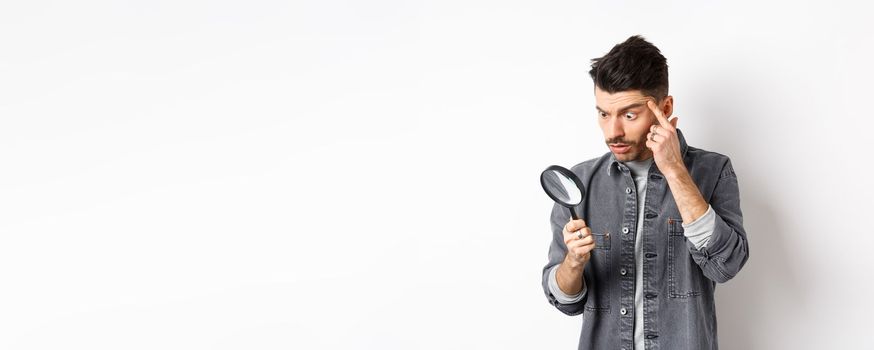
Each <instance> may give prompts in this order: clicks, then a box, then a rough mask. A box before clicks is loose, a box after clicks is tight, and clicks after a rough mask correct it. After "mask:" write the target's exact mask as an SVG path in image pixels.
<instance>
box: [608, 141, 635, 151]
mask: <svg viewBox="0 0 874 350" xmlns="http://www.w3.org/2000/svg"><path fill="white" fill-rule="evenodd" d="M610 149H611V150H613V152H616V153H625V152H628V150H629V149H631V146H629V145H627V144H624V143H613V144H610Z"/></svg>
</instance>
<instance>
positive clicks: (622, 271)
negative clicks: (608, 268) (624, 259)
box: [619, 269, 628, 276]
mask: <svg viewBox="0 0 874 350" xmlns="http://www.w3.org/2000/svg"><path fill="white" fill-rule="evenodd" d="M626 273H628V271H626V270H625V269H620V270H619V274H620V275H622V276H625V274H626Z"/></svg>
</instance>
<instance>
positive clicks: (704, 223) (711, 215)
mask: <svg viewBox="0 0 874 350" xmlns="http://www.w3.org/2000/svg"><path fill="white" fill-rule="evenodd" d="M682 225H683V235H685V236H686V238H687V239H688V240H689V242H692V244H693V245H694V246H695V249H701V248H704V247H706V246H707V242H709V241H710V237H711V236H713V230H714V228H715V227H716V212H714V211H713V207H712V206H709V205H708V206H707V212H705V213H704V215H701V217H699V218H698V219H696V220H695V221H692V222H691V223H689V224H686V223H683V224H682Z"/></svg>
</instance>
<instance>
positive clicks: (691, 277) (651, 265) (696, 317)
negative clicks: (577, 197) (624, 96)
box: [542, 129, 749, 350]
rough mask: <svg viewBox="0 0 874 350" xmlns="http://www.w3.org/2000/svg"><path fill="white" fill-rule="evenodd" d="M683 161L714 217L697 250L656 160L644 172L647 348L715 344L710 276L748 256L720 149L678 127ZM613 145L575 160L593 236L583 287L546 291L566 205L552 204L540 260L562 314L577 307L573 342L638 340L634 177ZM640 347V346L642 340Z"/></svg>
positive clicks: (734, 188) (736, 267) (734, 189)
mask: <svg viewBox="0 0 874 350" xmlns="http://www.w3.org/2000/svg"><path fill="white" fill-rule="evenodd" d="M677 135H678V136H679V139H680V148H681V150H680V151H681V153H682V155H683V160H684V162H685V164H686V168H687V169H688V170H689V174H690V175H691V176H692V179H693V180H694V181H695V184H696V185H698V189H699V190H700V191H701V195H702V196H703V197H704V200H705V201H707V202H708V203H709V204H710V205H711V207H712V208H713V210H714V211H715V212H716V224H715V227H714V231H713V235H712V236H711V238H710V241H709V242H708V244H707V246H706V247H704V248H702V249H701V250H697V249H695V246H694V245H693V244H692V243H691V242H689V241H688V240H687V239H686V237H685V236H684V235H683V226H682V223H683V221H682V218H681V217H680V212H679V211H678V209H677V204H676V202H674V197H673V195H672V194H671V189H670V188H669V187H668V183H667V180H666V179H665V178H664V176H663V175H662V173H661V172H660V171H659V169H658V167H657V166H656V164H655V162H653V164H652V167H651V168H650V171H649V176H648V178H647V186H646V191H647V192H646V198H645V201H646V203H645V204H644V221H643V225H644V227H643V231H642V232H643V237H642V239H643V258H644V261H643V266H644V268H643V286H644V287H643V288H644V291H643V295H644V301H643V310H644V311H643V313H644V337H645V344H646V349H647V350H656V349H665V350H682V349H695V350H700V349H717V348H718V344H717V337H716V308H715V305H714V299H713V296H714V290H715V289H716V282H720V283H721V282H725V281H728V280H729V279H731V278H732V277H734V276H735V275H736V274H737V273H738V271H740V269H741V268H742V267H743V266H744V264H745V263H746V261H747V258H748V257H749V246H748V243H747V238H746V232H745V231H744V228H743V215H742V213H741V209H740V194H739V191H738V183H737V177H736V175H735V173H734V170H733V169H732V166H731V160H730V159H729V158H728V157H727V156H725V155H722V154H719V153H715V152H709V151H705V150H702V149H699V148H695V147H691V146H688V145H687V144H686V139H685V137H684V136H683V133H682V132H681V131H680V130H679V129H677ZM618 165H619V163H618V162H617V161H616V158H615V156H614V155H613V153H612V152H607V153H606V154H604V155H603V156H601V157H599V158H595V159H591V160H588V161H585V162H582V163H580V164H577V165H575V166H574V167H572V168H571V169H570V170H571V171H573V172H574V173H575V174H576V175H577V176H579V177H580V180H582V183H583V184H584V185H585V186H586V190H587V194H586V197H585V198H584V200H583V203H582V204H580V205H578V206H576V207H575V208H574V209H575V210H576V212H577V214H578V215H579V217H580V218H582V219H583V220H585V221H586V224H587V225H588V226H589V227H590V228H591V230H592V235H593V237H594V238H595V249H594V251H593V253H592V258H591V259H590V260H589V262H588V264H587V265H586V268H585V269H584V271H583V278H584V280H585V283H586V288H587V290H588V291H587V293H586V296H585V297H584V298H583V299H582V300H580V301H579V302H577V303H573V304H561V303H559V302H558V301H557V300H556V298H555V296H554V295H552V293H550V291H549V287H548V284H547V278H548V276H549V269H550V268H552V267H553V266H555V265H557V264H559V263H561V262H562V260H564V257H565V254H566V253H567V246H566V245H565V244H564V240H563V236H562V228H563V227H564V225H565V224H567V222H568V221H569V220H570V213H569V212H568V210H567V208H565V207H562V206H559V205H558V204H555V205H554V206H553V209H552V214H551V216H550V221H551V226H552V235H553V237H552V243H551V244H550V246H549V262H548V263H547V264H546V266H544V267H543V276H542V285H543V291H544V292H545V293H546V297H547V299H548V300H549V302H550V303H551V304H552V305H554V306H555V307H556V308H558V309H559V310H560V311H561V312H563V313H565V314H567V315H572V316H573V315H579V314H582V315H583V316H582V317H583V326H582V330H581V332H580V345H579V349H598V350H600V349H627V350H631V349H632V348H633V342H634V332H633V331H634V330H633V327H634V316H633V313H632V310H634V280H635V277H634V274H633V273H628V274H626V275H621V274H620V273H619V271H620V269H625V270H627V271H634V269H635V261H634V239H635V234H636V232H637V227H636V226H637V221H638V220H637V212H638V210H637V209H638V208H637V193H636V187H635V184H634V179H633V178H632V175H631V173H630V172H629V171H628V170H627V168H625V167H621V168H620V167H619V166H618ZM638 350H639V349H638Z"/></svg>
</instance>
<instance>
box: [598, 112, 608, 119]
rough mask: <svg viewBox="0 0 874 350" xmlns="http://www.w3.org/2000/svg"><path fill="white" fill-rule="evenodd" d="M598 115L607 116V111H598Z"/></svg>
mask: <svg viewBox="0 0 874 350" xmlns="http://www.w3.org/2000/svg"><path fill="white" fill-rule="evenodd" d="M598 115H599V116H601V118H606V117H607V113H604V112H598Z"/></svg>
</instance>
